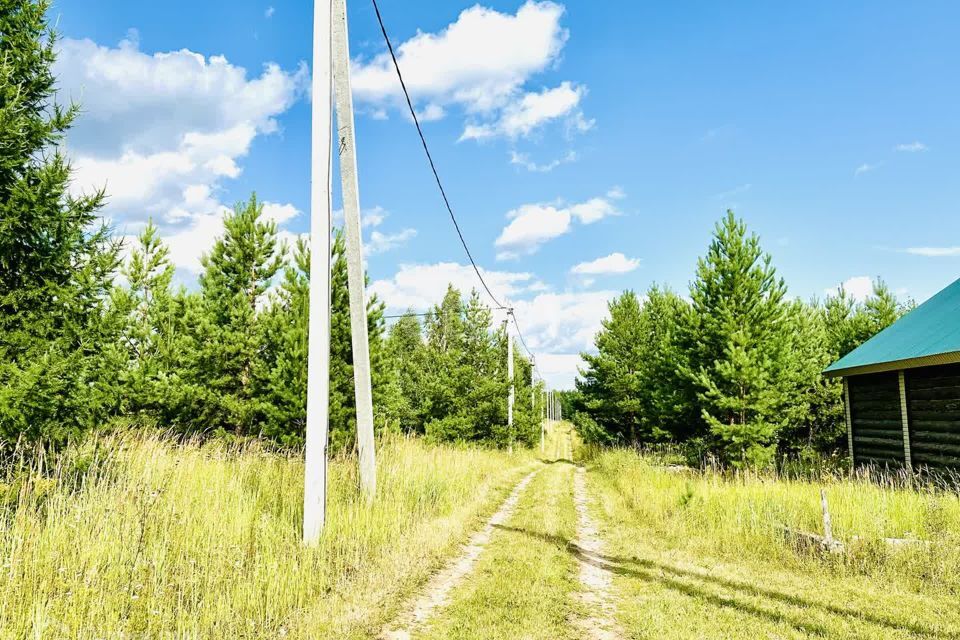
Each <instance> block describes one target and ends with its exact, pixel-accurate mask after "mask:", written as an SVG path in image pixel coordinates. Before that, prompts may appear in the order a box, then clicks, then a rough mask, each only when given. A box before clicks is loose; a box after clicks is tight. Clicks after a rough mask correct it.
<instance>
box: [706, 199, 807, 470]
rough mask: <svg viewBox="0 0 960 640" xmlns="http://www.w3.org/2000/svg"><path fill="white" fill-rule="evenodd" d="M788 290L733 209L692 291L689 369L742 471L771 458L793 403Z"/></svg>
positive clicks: (715, 432)
mask: <svg viewBox="0 0 960 640" xmlns="http://www.w3.org/2000/svg"><path fill="white" fill-rule="evenodd" d="M785 295H786V285H785V284H784V282H783V280H782V279H780V278H778V277H777V274H776V270H775V269H774V268H773V265H772V264H771V259H770V256H769V254H764V253H763V250H762V249H761V247H760V240H759V238H758V237H757V236H756V235H753V234H750V235H748V233H747V228H746V225H745V224H744V223H743V222H742V221H740V220H738V219H737V218H736V217H734V215H733V212H732V211H728V212H727V215H726V217H724V218H723V220H721V221H720V222H719V223H718V224H717V226H716V230H715V232H714V238H713V241H712V242H711V243H710V247H709V249H708V250H707V255H706V257H704V258H701V259H700V261H699V263H698V265H697V276H696V279H695V280H694V282H693V283H692V284H691V287H690V297H691V298H692V300H693V319H694V323H695V336H696V339H695V342H694V344H693V347H692V354H691V355H692V357H691V362H690V365H689V367H688V369H687V371H688V374H689V376H690V379H691V380H692V382H693V384H694V385H695V387H696V390H697V398H698V400H699V402H700V406H701V414H702V417H703V420H704V422H705V424H706V427H707V429H708V431H709V435H710V438H711V439H712V441H713V443H714V445H715V447H716V449H717V450H718V452H719V453H720V454H721V455H722V456H723V457H724V458H725V459H726V460H727V461H728V462H731V463H733V464H735V465H739V466H752V465H757V464H765V463H767V462H769V461H770V460H771V459H772V455H773V453H774V443H775V440H776V437H777V433H778V431H779V430H780V428H781V427H782V426H783V424H784V418H783V409H784V407H785V405H786V404H787V403H788V401H789V393H788V385H789V377H788V375H787V373H788V371H789V363H788V356H789V349H790V335H789V331H788V328H787V324H786V308H785V305H784V304H783V299H784V296H785Z"/></svg>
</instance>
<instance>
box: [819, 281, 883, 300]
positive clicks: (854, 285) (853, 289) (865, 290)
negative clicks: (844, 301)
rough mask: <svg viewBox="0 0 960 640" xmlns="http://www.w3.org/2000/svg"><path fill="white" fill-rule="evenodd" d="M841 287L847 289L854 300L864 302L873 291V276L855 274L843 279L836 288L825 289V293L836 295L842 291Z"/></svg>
mask: <svg viewBox="0 0 960 640" xmlns="http://www.w3.org/2000/svg"><path fill="white" fill-rule="evenodd" d="M840 289H843V290H844V291H846V293H847V295H848V296H850V297H851V298H853V299H854V300H857V301H858V302H863V301H864V300H866V299H867V298H869V297H870V295H871V294H872V293H873V278H871V277H870V276H853V277H852V278H847V279H846V280H845V281H843V282H842V283H841V284H840V286H839V287H837V288H836V289H825V290H824V293H825V294H826V295H828V296H835V295H837V294H838V293H839V292H840Z"/></svg>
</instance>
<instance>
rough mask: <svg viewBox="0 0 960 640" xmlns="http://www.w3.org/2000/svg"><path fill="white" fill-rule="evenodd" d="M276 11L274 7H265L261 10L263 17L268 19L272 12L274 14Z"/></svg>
mask: <svg viewBox="0 0 960 640" xmlns="http://www.w3.org/2000/svg"><path fill="white" fill-rule="evenodd" d="M276 12H277V10H276V9H275V8H273V7H267V10H266V11H264V12H263V17H264V18H267V19H270V18H272V17H273V14H275V13H276Z"/></svg>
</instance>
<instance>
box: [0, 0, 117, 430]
mask: <svg viewBox="0 0 960 640" xmlns="http://www.w3.org/2000/svg"><path fill="white" fill-rule="evenodd" d="M48 7H49V2H47V1H45V0H39V1H38V0H5V1H4V2H2V3H0V441H2V440H5V441H7V442H10V441H13V440H16V439H17V438H19V437H21V436H22V437H27V438H32V439H38V438H42V439H45V440H48V441H53V442H58V441H62V440H63V439H65V438H67V437H69V436H71V435H73V434H76V433H78V432H80V431H82V430H84V429H87V428H89V427H91V426H92V425H94V424H96V423H97V422H98V420H99V419H101V418H102V417H103V415H104V412H105V408H104V403H105V402H106V401H105V399H104V392H103V383H104V372H103V367H101V357H102V354H101V353H100V349H99V346H100V345H102V344H104V343H107V342H110V341H112V336H111V335H110V334H111V332H112V331H113V330H114V329H115V328H116V327H115V324H114V323H111V322H105V321H104V316H103V313H104V306H105V301H106V299H107V292H108V291H109V288H110V286H111V278H112V273H113V271H114V269H115V268H116V266H117V262H118V258H117V255H118V246H117V245H116V244H115V243H113V242H111V240H110V237H109V234H108V232H107V229H106V228H105V227H103V226H99V227H96V226H95V225H96V224H97V221H98V211H99V210H100V208H101V206H102V204H103V198H104V195H103V193H102V192H100V191H98V192H95V193H93V194H91V195H87V196H74V195H71V194H70V192H69V183H70V176H71V169H70V165H69V163H68V161H67V159H66V158H65V157H64V155H63V153H62V151H61V148H62V147H61V146H62V143H63V140H64V134H65V132H66V131H67V130H68V129H69V127H70V125H71V123H72V122H73V119H74V118H75V117H76V116H77V114H78V112H79V109H78V107H77V106H76V105H72V106H70V107H68V108H64V107H62V106H60V105H58V104H57V103H56V101H55V82H56V81H55V78H54V75H53V64H54V61H55V59H56V44H55V42H56V38H55V35H54V33H53V31H52V30H51V29H50V27H49V23H48V20H47V16H46V14H47V9H48Z"/></svg>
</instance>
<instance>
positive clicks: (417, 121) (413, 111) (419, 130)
mask: <svg viewBox="0 0 960 640" xmlns="http://www.w3.org/2000/svg"><path fill="white" fill-rule="evenodd" d="M373 10H374V11H375V12H376V14H377V22H379V23H380V32H381V33H383V39H384V40H385V41H386V43H387V49H388V50H389V51H390V58H391V59H392V60H393V68H394V69H396V71H397V78H399V79H400V86H401V87H402V88H403V96H404V97H405V98H406V100H407V108H409V109H410V116H411V117H412V118H413V124H415V125H416V126H417V133H418V134H419V135H420V143H421V144H422V145H423V151H424V153H426V154H427V160H428V161H429V162H430V170H431V171H433V177H434V179H435V180H436V181H437V187H439V189H440V195H441V196H443V204H444V205H446V207H447V213H449V214H450V220H452V221H453V226H454V228H455V229H456V230H457V235H458V236H459V237H460V244H462V245H463V250H464V251H465V252H466V253H467V258H469V259H470V264H471V265H473V270H474V271H475V272H476V274H477V278H479V279H480V284H482V285H483V288H484V289H485V290H486V292H487V295H488V296H490V299H491V300H493V303H494V304H495V305H496V306H497V308H498V309H505V308H506V307H505V306H504V305H502V304H501V303H500V301H499V300H497V297H496V296H495V295H493V292H492V291H490V287H488V286H487V282H486V280H484V279H483V275H482V274H481V273H480V268H479V267H478V266H477V263H476V262H475V261H474V259H473V255H472V254H471V253H470V248H469V247H468V246H467V241H466V240H465V239H464V237H463V232H462V231H461V230H460V224H459V223H458V222H457V217H456V216H455V215H454V214H453V207H451V206H450V200H449V199H448V198H447V192H446V191H445V190H444V188H443V183H442V182H441V181H440V174H439V173H437V166H436V165H435V164H434V162H433V156H431V155H430V147H428V146H427V139H426V138H425V137H424V135H423V129H422V128H421V127H420V119H419V118H417V111H416V109H414V108H413V101H412V100H411V99H410V92H409V91H407V84H406V83H405V82H404V81H403V74H402V73H400V64H399V63H398V62H397V56H396V54H395V53H394V52H393V44H392V43H391V42H390V36H389V35H387V28H386V27H385V26H384V24H383V17H382V16H381V15H380V7H379V6H378V5H377V0H373Z"/></svg>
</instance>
